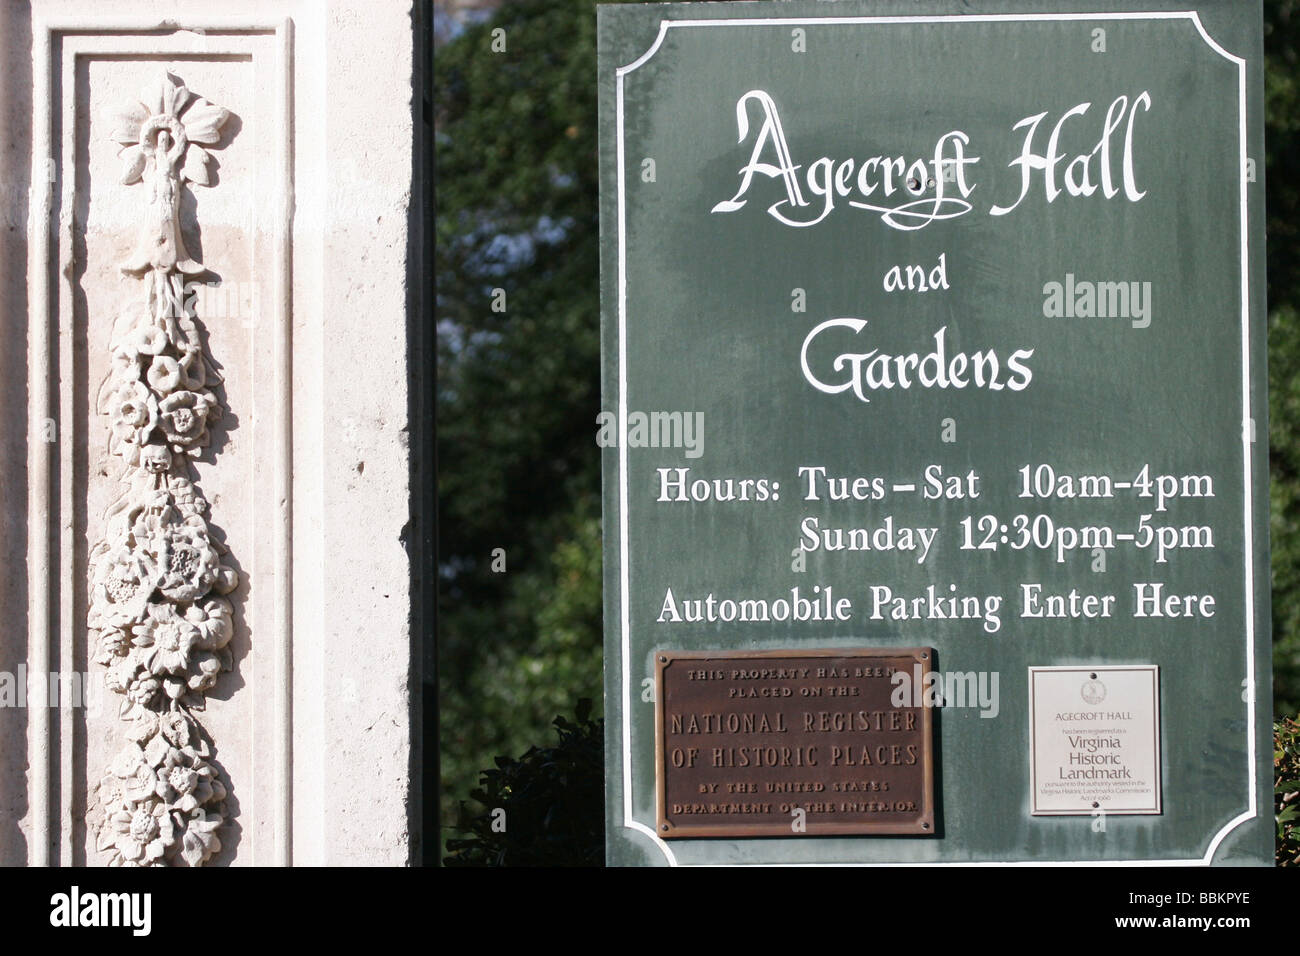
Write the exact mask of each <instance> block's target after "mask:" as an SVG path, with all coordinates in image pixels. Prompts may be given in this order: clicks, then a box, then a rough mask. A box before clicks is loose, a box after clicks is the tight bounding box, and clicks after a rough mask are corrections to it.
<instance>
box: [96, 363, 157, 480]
mask: <svg viewBox="0 0 1300 956" xmlns="http://www.w3.org/2000/svg"><path fill="white" fill-rule="evenodd" d="M108 416H109V428H110V430H111V437H110V438H109V446H110V449H111V450H112V451H114V452H115V453H116V454H119V455H121V456H122V457H123V458H125V459H126V461H127V464H130V465H134V464H138V463H139V460H140V447H141V446H142V445H145V444H147V443H148V441H149V436H150V435H151V434H152V433H153V430H154V428H156V427H157V425H158V400H157V399H156V398H154V396H153V393H152V392H150V391H149V389H148V388H147V387H145V386H144V385H143V384H142V383H140V382H123V383H122V384H121V385H119V386H118V387H117V389H115V390H114V391H113V393H112V394H111V395H110V396H109V399H108ZM124 445H125V446H126V447H123V446H124Z"/></svg>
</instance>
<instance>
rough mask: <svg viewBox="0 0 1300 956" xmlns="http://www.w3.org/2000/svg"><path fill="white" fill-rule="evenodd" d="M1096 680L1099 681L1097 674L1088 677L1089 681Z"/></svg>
mask: <svg viewBox="0 0 1300 956" xmlns="http://www.w3.org/2000/svg"><path fill="white" fill-rule="evenodd" d="M1096 679H1097V675H1096V674H1089V675H1088V680H1096Z"/></svg>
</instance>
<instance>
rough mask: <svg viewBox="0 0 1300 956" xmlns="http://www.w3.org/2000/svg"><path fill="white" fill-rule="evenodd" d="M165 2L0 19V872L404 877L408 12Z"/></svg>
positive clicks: (413, 386)
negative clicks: (389, 872)
mask: <svg viewBox="0 0 1300 956" xmlns="http://www.w3.org/2000/svg"><path fill="white" fill-rule="evenodd" d="M164 7H165V10H160V9H159V7H158V5H157V4H148V3H141V2H138V0H105V2H101V3H97V4H94V5H89V6H88V5H87V4H85V3H84V2H77V0H31V2H30V3H29V4H27V3H7V4H4V5H3V9H0V36H2V37H3V38H4V40H3V42H4V43H5V44H6V54H7V62H9V63H10V64H19V63H26V62H28V60H29V59H30V62H31V64H32V73H31V76H30V81H29V82H24V79H25V78H24V76H23V75H22V71H21V70H20V69H17V68H15V69H12V70H9V71H8V73H7V75H6V77H5V78H4V80H3V88H0V121H2V122H3V123H4V124H5V126H4V128H5V129H6V131H7V134H6V138H5V140H4V144H3V149H0V185H3V194H2V195H0V201H3V204H4V219H3V223H2V224H0V225H2V226H3V228H2V229H0V278H3V280H4V285H5V288H4V291H3V292H2V293H0V294H3V295H4V302H3V309H2V310H0V322H2V323H3V326H4V327H3V333H4V341H6V342H8V343H10V346H11V347H10V348H9V349H6V350H4V352H3V353H0V557H2V558H3V561H4V564H5V567H6V568H7V569H8V572H7V574H5V575H0V607H3V609H4V613H5V619H6V624H7V627H6V628H5V630H4V631H3V632H0V739H3V741H4V743H5V746H4V747H3V748H0V863H6V864H13V863H22V862H24V861H26V862H31V863H36V864H45V863H63V864H72V865H77V864H89V865H124V864H125V865H146V864H147V865H209V866H211V865H228V864H289V863H295V864H304V863H306V864H326V863H353V864H367V863H376V864H377V863H383V864H401V863H406V862H411V861H413V860H414V859H417V858H418V846H417V844H418V839H417V838H416V836H415V833H416V831H417V830H418V822H419V813H420V793H419V789H420V788H419V782H418V767H419V759H420V749H419V748H420V740H419V728H420V722H419V705H420V679H421V677H420V673H419V667H420V654H419V642H420V640H421V639H422V638H423V636H424V635H423V634H422V633H421V631H420V628H419V627H418V626H413V613H415V614H418V606H419V602H420V593H421V590H422V588H423V587H424V586H425V582H424V581H423V579H422V575H423V572H424V567H425V566H424V564H423V562H424V560H425V555H424V553H423V551H422V550H421V549H420V547H419V545H418V544H416V543H417V542H422V541H425V542H427V541H428V540H429V529H428V527H427V524H426V521H427V517H428V516H427V515H426V514H423V513H421V507H420V505H418V504H416V505H414V506H413V505H412V504H411V502H412V501H413V500H416V501H418V500H420V496H419V494H417V495H416V496H414V498H413V495H412V482H411V475H412V470H413V468H414V467H415V464H414V463H415V462H418V461H420V460H422V456H423V445H424V444H425V443H426V441H427V439H426V438H425V437H424V436H425V434H426V433H428V431H429V429H430V424H429V423H428V422H425V421H413V420H411V414H410V409H411V408H413V407H419V396H420V395H421V394H423V392H422V387H421V386H420V385H419V382H420V381H421V380H422V377H423V374H424V372H423V369H422V368H420V367H418V364H413V363H412V360H411V357H410V356H411V355H412V354H413V352H414V350H415V348H416V347H415V345H413V341H415V339H413V335H415V336H416V338H418V335H420V334H423V332H417V333H413V332H412V331H411V329H412V328H413V327H415V326H416V325H418V323H419V321H420V316H419V315H417V314H415V313H416V311H417V310H418V303H419V302H420V301H421V299H420V295H419V292H418V289H416V288H415V287H414V286H413V283H412V279H411V277H412V276H418V275H419V274H420V271H421V270H420V263H419V261H418V260H419V243H418V237H419V230H418V222H417V220H418V217H419V210H418V209H416V208H415V207H413V205H412V195H413V194H415V195H417V196H418V195H419V194H420V188H419V183H418V176H417V175H416V173H415V172H414V171H413V170H414V167H413V159H412V157H413V149H412V144H413V141H414V139H415V136H416V125H415V123H414V122H413V106H412V103H413V87H412V84H413V41H414V38H415V32H416V31H415V29H414V27H413V24H412V16H411V10H410V8H409V5H408V4H405V3H380V4H376V3H371V2H367V0H321V2H297V0H232V2H228V3H223V4H221V5H220V6H219V7H216V8H214V7H213V5H211V4H208V3H199V2H193V0H174V2H169V3H166V4H164ZM217 10H219V14H215V13H214V11H217ZM415 102H417V103H418V102H419V99H418V97H416V99H415ZM413 223H415V224H416V225H414V226H413ZM24 341H26V344H27V348H26V350H25V352H24V350H23V349H21V348H19V347H18V345H19V344H20V343H23V342H24ZM417 491H418V489H417ZM418 623H419V622H418V621H416V624H417V625H418ZM6 678H7V679H6ZM6 693H8V694H10V695H11V698H12V699H10V698H7V697H6ZM20 698H21V699H20ZM412 768H416V771H417V772H415V773H413V772H412Z"/></svg>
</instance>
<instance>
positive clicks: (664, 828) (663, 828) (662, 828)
mask: <svg viewBox="0 0 1300 956" xmlns="http://www.w3.org/2000/svg"><path fill="white" fill-rule="evenodd" d="M659 829H660V830H663V831H664V832H665V833H667V832H668V824H666V823H665V824H664V825H663V826H661V827H660V828H659Z"/></svg>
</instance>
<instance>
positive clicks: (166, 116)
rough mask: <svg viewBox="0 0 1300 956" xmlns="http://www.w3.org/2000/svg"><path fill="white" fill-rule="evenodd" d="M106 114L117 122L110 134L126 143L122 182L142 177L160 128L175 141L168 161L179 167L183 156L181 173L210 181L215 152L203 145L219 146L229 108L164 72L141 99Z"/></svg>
mask: <svg viewBox="0 0 1300 956" xmlns="http://www.w3.org/2000/svg"><path fill="white" fill-rule="evenodd" d="M107 118H108V119H109V121H110V122H111V124H112V131H111V132H110V133H109V138H110V139H112V140H113V142H115V143H120V144H122V146H124V147H125V148H124V149H123V150H122V152H121V154H120V159H121V160H122V183H123V185H126V186H130V185H132V184H133V183H138V182H139V181H140V180H141V178H142V177H143V176H144V173H145V167H146V165H147V162H148V160H149V159H150V158H151V157H155V154H156V150H157V148H158V146H159V145H160V142H159V141H160V139H161V137H160V136H159V133H161V132H166V133H167V134H168V137H167V139H169V140H170V141H171V142H170V145H171V148H170V149H169V151H168V152H167V154H166V157H167V160H168V162H169V164H170V165H172V166H173V167H174V166H175V165H176V161H177V160H179V159H181V158H182V157H183V159H184V162H183V163H181V165H180V169H179V173H180V178H181V179H183V180H185V181H187V182H191V183H196V184H197V185H200V186H207V185H208V184H209V183H210V181H211V180H210V176H209V167H208V164H209V162H210V161H211V159H212V157H211V154H209V153H208V151H207V150H206V149H204V148H203V146H211V145H214V144H215V143H216V142H217V141H218V140H219V139H220V138H221V127H222V126H224V125H225V123H226V120H228V119H229V118H230V111H229V110H226V109H224V108H222V107H220V106H215V105H213V104H212V103H209V102H208V101H207V100H205V99H204V98H203V97H201V96H195V95H193V94H192V93H190V91H189V90H188V89H186V88H185V85H184V84H183V83H181V82H180V81H179V80H177V79H176V78H175V77H173V76H172V75H171V74H164V76H163V78H162V79H161V80H160V81H159V82H157V83H154V84H151V85H150V86H148V87H146V88H145V89H144V90H142V91H141V92H140V100H139V102H135V103H129V104H127V105H126V106H124V107H123V108H121V109H119V110H118V111H116V112H114V113H111V114H109V115H108V117H107ZM199 144H203V145H199ZM155 161H156V160H155Z"/></svg>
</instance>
